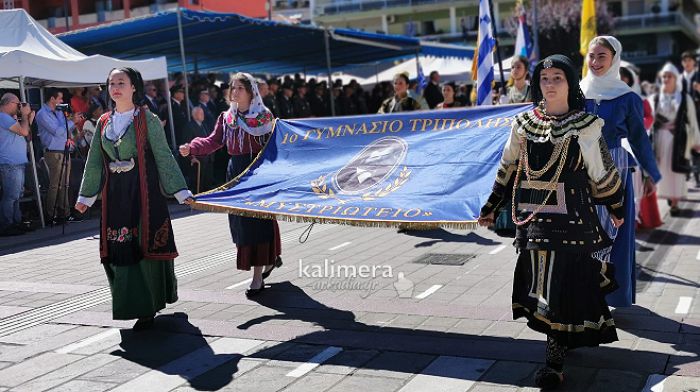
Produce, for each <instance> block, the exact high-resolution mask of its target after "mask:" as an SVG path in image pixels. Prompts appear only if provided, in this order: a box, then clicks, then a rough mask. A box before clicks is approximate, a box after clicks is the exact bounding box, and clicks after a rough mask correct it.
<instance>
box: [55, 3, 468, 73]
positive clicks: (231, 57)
mask: <svg viewBox="0 0 700 392" xmlns="http://www.w3.org/2000/svg"><path fill="white" fill-rule="evenodd" d="M180 15H181V18H180V20H181V25H182V44H183V45H184V51H185V53H186V67H187V70H188V71H194V70H195V69H196V70H198V71H200V72H212V71H247V72H254V73H270V74H284V73H294V72H309V73H312V72H325V71H326V70H327V68H328V67H327V58H326V46H325V32H326V30H325V29H323V28H319V27H315V26H308V25H292V24H287V23H282V22H271V21H266V20H260V19H253V18H248V17H244V16H241V15H237V14H220V13H212V12H202V11H192V10H187V9H180ZM327 31H328V32H329V50H330V58H331V66H332V68H333V70H334V71H335V70H339V69H342V68H344V67H346V66H349V65H357V64H365V63H369V62H376V61H381V60H384V59H390V58H396V57H401V56H415V55H416V54H417V53H422V54H426V55H432V56H438V57H458V58H469V59H471V58H472V57H473V54H474V49H473V48H469V47H464V46H458V45H444V44H436V43H428V42H423V41H420V40H418V39H415V38H410V37H404V36H395V35H385V34H374V33H367V32H362V31H356V30H350V29H328V30H327ZM59 38H60V39H61V40H63V42H65V43H67V44H68V45H70V46H72V47H73V48H75V49H77V50H79V51H81V52H83V53H86V54H98V53H99V54H103V55H109V56H114V57H118V58H122V59H141V58H148V57H152V56H154V55H162V56H166V58H167V61H168V68H169V69H170V70H171V71H181V70H182V59H181V48H180V44H181V41H180V34H179V29H178V15H177V11H176V10H171V11H166V12H160V13H157V14H152V15H148V16H144V17H139V18H133V19H128V20H124V21H121V22H115V23H111V24H106V25H100V26H95V27H91V28H88V29H83V30H77V31H73V32H69V33H65V34H61V35H59Z"/></svg>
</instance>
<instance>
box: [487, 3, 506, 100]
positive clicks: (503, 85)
mask: <svg viewBox="0 0 700 392" xmlns="http://www.w3.org/2000/svg"><path fill="white" fill-rule="evenodd" d="M489 13H490V14H491V19H493V17H494V14H493V0H489ZM497 24H498V22H497V21H496V20H495V19H493V23H492V24H491V27H492V28H493V39H494V41H495V42H496V58H497V59H498V71H499V73H500V74H501V92H504V91H505V88H506V78H505V76H503V62H502V61H501V46H500V45H499V44H498V28H497V27H496V25H497Z"/></svg>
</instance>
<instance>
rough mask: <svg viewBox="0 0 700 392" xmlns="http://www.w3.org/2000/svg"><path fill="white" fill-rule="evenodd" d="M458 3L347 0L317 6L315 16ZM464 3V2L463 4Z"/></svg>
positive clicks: (430, 0) (445, 0)
mask: <svg viewBox="0 0 700 392" xmlns="http://www.w3.org/2000/svg"><path fill="white" fill-rule="evenodd" d="M450 3H457V1H455V0H345V1H342V0H341V1H332V2H330V3H328V4H317V6H316V9H315V10H314V11H315V15H317V16H318V15H337V14H342V13H347V12H367V11H376V10H381V9H385V8H392V7H413V6H421V5H431V4H450ZM462 3H463V2H462Z"/></svg>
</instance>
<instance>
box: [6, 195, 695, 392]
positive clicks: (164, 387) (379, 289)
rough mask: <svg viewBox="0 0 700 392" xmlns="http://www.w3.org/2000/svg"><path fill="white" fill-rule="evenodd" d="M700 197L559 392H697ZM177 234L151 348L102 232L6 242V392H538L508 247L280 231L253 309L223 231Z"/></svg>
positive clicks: (536, 353)
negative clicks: (516, 308)
mask: <svg viewBox="0 0 700 392" xmlns="http://www.w3.org/2000/svg"><path fill="white" fill-rule="evenodd" d="M691 197H692V200H690V201H688V202H686V203H685V204H684V208H685V209H684V214H683V216H682V217H678V218H670V217H669V216H666V218H665V219H666V223H665V225H664V226H663V227H661V228H660V229H658V230H655V231H653V232H647V233H640V235H639V239H640V240H639V249H638V255H637V257H638V262H639V264H640V275H639V280H638V285H639V291H638V293H637V305H636V306H634V307H632V308H625V309H617V310H616V311H615V312H614V316H615V321H616V324H617V325H618V334H619V336H620V341H619V342H616V343H614V344H610V345H605V346H602V347H599V348H597V349H577V350H575V351H573V352H571V353H570V354H569V356H568V358H567V365H566V381H565V384H564V385H563V388H562V390H565V391H642V390H644V391H693V390H700V361H699V360H698V353H700V306H699V305H698V300H699V298H698V282H699V281H700V237H698V234H697V233H700V220H699V219H697V217H698V216H700V204H698V201H699V200H700V193H697V192H694V193H691ZM661 205H662V206H663V204H661ZM173 216H174V218H175V219H174V220H173V225H174V230H175V235H176V241H177V246H178V248H179V251H180V255H181V256H180V257H179V258H178V259H177V260H176V272H177V275H178V279H179V280H178V283H179V294H180V300H179V301H178V302H177V303H176V304H174V305H172V306H169V307H168V308H167V309H165V310H164V311H163V312H162V313H161V314H159V316H158V317H157V318H156V325H155V328H154V329H153V330H151V331H148V332H142V333H133V332H132V331H131V330H130V329H129V327H130V326H131V325H132V324H133V322H121V321H114V320H112V318H111V310H110V295H109V289H108V288H107V287H106V284H107V282H106V278H105V276H104V273H103V271H102V268H101V266H100V265H99V261H98V241H96V240H95V239H94V237H93V236H94V235H95V234H97V225H96V222H95V221H90V222H84V223H79V224H71V225H70V226H69V227H68V229H67V233H68V234H66V235H64V236H61V235H60V229H59V228H53V229H49V230H44V231H38V232H35V233H32V234H30V235H27V236H23V237H14V238H2V239H0V254H2V256H0V391H5V390H8V391H81V392H83V391H107V390H116V391H194V390H223V391H256V392H263V391H304V392H313V391H332V392H339V391H357V390H362V389H367V390H372V391H381V392H384V391H401V392H418V391H421V392H422V391H426V392H433V391H470V392H472V391H531V390H535V388H534V387H533V384H532V375H533V374H534V372H535V370H536V369H537V368H538V367H539V366H541V362H542V360H543V356H544V344H543V341H544V338H543V336H542V335H541V334H538V333H534V332H532V331H531V330H529V329H528V328H527V327H526V325H525V323H524V322H522V321H513V320H511V314H510V290H511V281H512V273H513V269H514V266H515V259H516V255H515V251H514V249H513V248H512V246H511V245H510V243H511V240H510V239H508V238H500V237H498V236H496V235H495V234H493V233H492V232H490V231H487V230H481V229H480V230H476V231H474V232H468V231H446V230H435V231H429V232H425V231H424V232H410V233H408V234H398V233H396V230H394V229H370V228H353V227H348V226H336V225H320V226H319V225H315V226H314V227H313V228H312V231H311V235H310V237H309V238H308V240H307V241H306V242H304V243H300V241H299V239H300V236H301V235H302V232H303V231H304V229H305V228H306V227H307V225H302V224H293V223H284V222H283V223H281V224H280V225H281V231H282V240H283V245H282V246H283V259H284V261H285V264H284V266H283V267H282V268H281V269H279V270H276V271H274V272H273V273H272V276H271V277H270V278H269V279H268V280H267V281H266V283H267V285H268V289H267V290H266V291H265V292H264V293H263V294H262V295H261V296H260V297H258V298H257V299H256V300H255V301H250V300H248V299H246V298H245V296H244V295H243V292H244V290H245V289H246V287H247V286H248V282H247V281H248V279H249V278H250V273H249V272H244V271H237V270H236V269H235V248H234V247H233V245H232V244H231V240H230V235H229V233H228V224H227V220H226V218H225V216H224V215H221V214H200V213H190V212H188V211H187V210H184V209H182V208H180V207H176V208H175V212H174V215H173ZM428 254H431V255H432V257H433V260H436V259H439V260H443V261H450V260H449V259H452V261H457V262H463V264H462V265H435V264H425V263H420V262H418V261H420V260H419V259H420V258H421V257H424V256H426V255H428ZM441 255H448V256H441ZM449 256H452V257H449Z"/></svg>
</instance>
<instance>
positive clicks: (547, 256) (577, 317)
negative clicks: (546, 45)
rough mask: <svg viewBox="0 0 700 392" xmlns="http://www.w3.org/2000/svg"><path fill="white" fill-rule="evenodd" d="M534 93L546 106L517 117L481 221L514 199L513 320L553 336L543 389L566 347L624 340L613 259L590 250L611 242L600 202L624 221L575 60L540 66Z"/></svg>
mask: <svg viewBox="0 0 700 392" xmlns="http://www.w3.org/2000/svg"><path fill="white" fill-rule="evenodd" d="M532 97H533V99H534V100H535V102H538V103H539V105H538V106H537V107H535V108H534V109H532V110H530V111H527V112H525V113H522V114H519V115H517V116H516V117H515V118H514V120H513V126H512V130H511V134H510V137H509V139H508V141H507V142H506V144H505V147H504V149H503V157H502V159H501V163H500V167H499V169H498V173H497V176H496V181H495V183H494V185H493V191H492V193H491V195H490V196H489V198H488V201H487V202H486V204H485V205H484V206H483V207H482V209H481V213H480V216H479V224H480V225H482V226H488V225H491V224H492V223H493V220H494V215H495V214H496V213H497V212H498V210H499V209H500V208H502V206H503V205H505V204H506V203H507V202H508V201H511V202H512V207H511V208H512V215H513V221H514V223H515V224H516V225H517V233H516V237H515V243H514V245H515V247H516V248H517V249H518V253H519V256H518V260H517V264H516V267H515V274H514V279H513V296H512V298H513V303H512V306H513V318H514V319H517V318H520V317H525V318H526V319H527V321H528V323H527V324H528V326H529V327H530V328H532V329H533V330H535V331H538V332H542V333H545V334H546V335H547V343H546V366H545V367H543V368H542V369H540V370H539V371H538V372H537V374H536V376H535V381H536V383H537V385H538V386H540V387H542V388H552V387H556V386H558V385H559V384H561V382H562V381H563V379H564V378H563V364H564V355H565V353H566V350H567V349H571V348H576V347H580V346H597V345H599V344H602V343H610V342H613V341H616V340H617V333H616V331H615V324H614V322H613V319H612V316H611V314H610V310H609V309H608V305H607V304H606V302H605V293H606V292H609V291H610V290H612V289H614V288H615V279H614V276H613V274H612V272H613V271H612V270H613V268H612V266H611V265H609V264H608V263H605V262H604V261H601V260H598V259H595V258H593V256H592V254H593V252H595V251H596V250H599V249H601V248H603V247H605V246H608V245H609V244H610V242H611V241H610V239H609V238H608V236H607V235H606V233H605V231H604V230H603V228H602V226H601V224H600V221H599V219H598V214H597V212H596V209H595V204H601V205H605V206H606V208H607V209H608V211H609V212H610V214H611V217H612V220H613V223H614V225H615V226H619V225H621V224H622V223H623V222H624V217H625V215H624V214H625V209H624V208H623V204H622V200H623V197H624V193H623V188H622V184H621V181H620V176H619V173H618V171H617V169H616V168H615V166H614V165H613V162H612V160H611V158H610V153H609V152H608V149H607V146H606V144H605V141H604V139H603V137H602V136H601V128H602V127H603V120H601V119H600V118H598V117H596V116H595V115H592V114H588V113H585V112H584V111H583V109H584V106H585V99H584V97H583V93H582V92H581V90H580V89H579V86H578V77H577V75H576V73H575V71H574V66H573V64H572V62H571V60H570V59H569V58H568V57H566V56H563V55H554V56H549V57H547V58H546V59H544V60H543V61H541V62H540V63H538V64H537V66H536V67H535V71H534V77H533V81H532Z"/></svg>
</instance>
